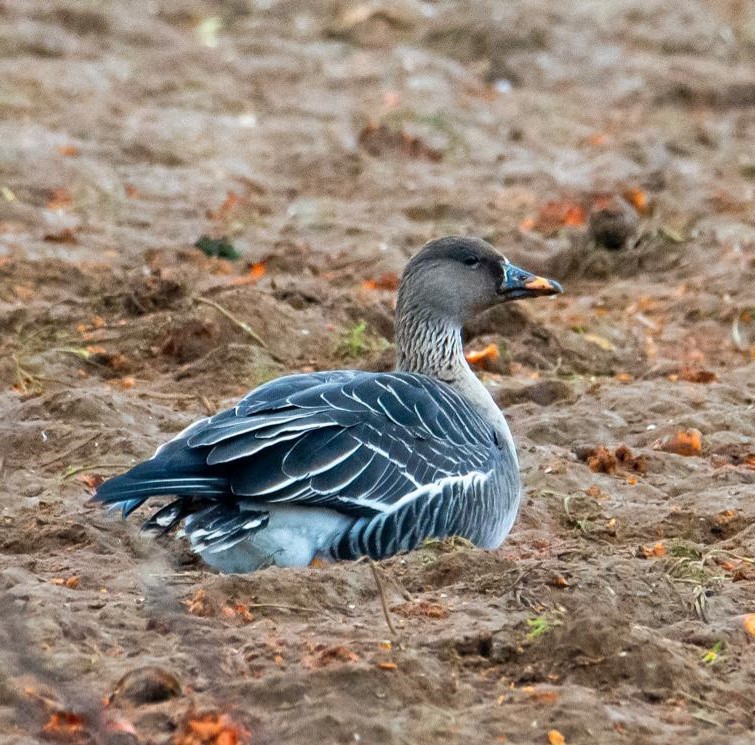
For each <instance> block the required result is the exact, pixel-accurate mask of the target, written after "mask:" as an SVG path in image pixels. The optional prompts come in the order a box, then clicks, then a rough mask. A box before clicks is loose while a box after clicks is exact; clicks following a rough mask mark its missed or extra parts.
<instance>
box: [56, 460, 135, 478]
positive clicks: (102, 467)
mask: <svg viewBox="0 0 755 745" xmlns="http://www.w3.org/2000/svg"><path fill="white" fill-rule="evenodd" d="M117 468H127V466H124V465H123V463H90V464H88V465H85V466H76V467H75V468H70V469H68V470H67V471H66V472H65V473H64V474H63V476H62V478H61V479H60V480H61V481H67V480H68V479H70V478H71V477H73V476H75V475H76V474H77V473H81V472H82V471H110V470H113V469H117Z"/></svg>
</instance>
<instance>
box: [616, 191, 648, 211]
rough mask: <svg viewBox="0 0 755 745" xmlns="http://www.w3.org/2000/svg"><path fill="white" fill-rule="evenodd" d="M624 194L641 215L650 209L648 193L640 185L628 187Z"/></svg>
mask: <svg viewBox="0 0 755 745" xmlns="http://www.w3.org/2000/svg"><path fill="white" fill-rule="evenodd" d="M622 196H623V197H624V199H626V200H627V202H629V204H631V205H632V206H633V207H634V208H635V209H636V210H637V212H639V213H640V214H641V215H644V214H646V213H647V211H648V195H647V194H646V193H645V192H644V191H643V190H642V189H640V188H638V187H636V186H635V187H632V188H631V189H626V190H625V191H624V192H623V194H622Z"/></svg>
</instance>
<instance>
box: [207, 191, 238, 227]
mask: <svg viewBox="0 0 755 745" xmlns="http://www.w3.org/2000/svg"><path fill="white" fill-rule="evenodd" d="M240 201H241V200H240V199H239V196H238V194H236V192H235V191H229V192H228V193H227V195H226V198H225V200H224V201H223V203H222V204H221V205H220V207H218V208H217V209H216V210H208V211H207V217H209V218H210V219H211V220H221V219H222V218H224V217H226V216H227V215H228V213H229V212H230V211H231V210H232V209H233V208H234V207H235V206H236V205H237V204H238V203H239V202H240Z"/></svg>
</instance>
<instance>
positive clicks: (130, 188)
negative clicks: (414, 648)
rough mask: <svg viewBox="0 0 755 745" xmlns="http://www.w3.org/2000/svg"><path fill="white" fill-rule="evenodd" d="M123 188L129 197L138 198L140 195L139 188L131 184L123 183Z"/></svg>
mask: <svg viewBox="0 0 755 745" xmlns="http://www.w3.org/2000/svg"><path fill="white" fill-rule="evenodd" d="M123 190H124V191H125V192H126V196H127V197H128V198H129V199H139V197H140V196H141V194H140V193H139V189H137V188H136V187H135V186H134V185H133V184H125V185H124V187H123Z"/></svg>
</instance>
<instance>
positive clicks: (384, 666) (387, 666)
mask: <svg viewBox="0 0 755 745" xmlns="http://www.w3.org/2000/svg"><path fill="white" fill-rule="evenodd" d="M377 666H378V668H379V669H380V670H398V665H397V664H396V663H395V662H378V664H377Z"/></svg>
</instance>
